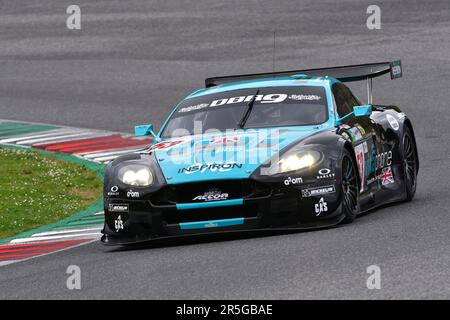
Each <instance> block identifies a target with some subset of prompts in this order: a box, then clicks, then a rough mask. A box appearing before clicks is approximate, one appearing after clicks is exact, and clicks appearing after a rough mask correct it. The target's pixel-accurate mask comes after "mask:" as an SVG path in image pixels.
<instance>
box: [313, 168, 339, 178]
mask: <svg viewBox="0 0 450 320" xmlns="http://www.w3.org/2000/svg"><path fill="white" fill-rule="evenodd" d="M318 173H319V175H318V176H317V179H331V178H334V176H335V174H334V173H332V172H331V170H330V169H327V168H323V169H320V170H319V171H318Z"/></svg>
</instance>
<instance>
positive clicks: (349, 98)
mask: <svg viewBox="0 0 450 320" xmlns="http://www.w3.org/2000/svg"><path fill="white" fill-rule="evenodd" d="M341 86H342V91H343V92H344V95H345V99H346V100H347V103H348V105H349V107H350V109H351V110H353V107H354V106H359V105H360V104H361V102H359V101H358V99H356V98H355V96H354V95H353V93H352V92H351V91H350V89H349V88H348V87H347V86H346V85H343V84H341Z"/></svg>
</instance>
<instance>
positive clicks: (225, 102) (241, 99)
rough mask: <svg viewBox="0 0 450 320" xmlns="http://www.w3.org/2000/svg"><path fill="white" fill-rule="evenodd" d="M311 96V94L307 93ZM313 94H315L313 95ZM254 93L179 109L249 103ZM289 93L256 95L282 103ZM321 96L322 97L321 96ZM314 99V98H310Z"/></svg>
mask: <svg viewBox="0 0 450 320" xmlns="http://www.w3.org/2000/svg"><path fill="white" fill-rule="evenodd" d="M305 96H309V95H305ZM311 96H313V95H311ZM253 97H254V95H249V96H237V97H231V98H223V99H217V100H214V101H211V103H201V104H197V105H194V106H188V107H183V108H181V109H179V110H178V111H177V112H178V113H185V112H191V111H197V110H203V109H206V108H210V107H218V106H223V105H229V104H237V103H248V102H250V101H251V100H252V99H253ZM287 97H288V95H287V94H284V93H271V94H266V95H263V94H258V95H257V96H256V97H255V101H258V102H260V103H280V102H283V101H285V100H286V99H287ZM319 98H320V97H319ZM310 100H313V99H310Z"/></svg>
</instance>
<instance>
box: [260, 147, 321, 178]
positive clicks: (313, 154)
mask: <svg viewBox="0 0 450 320" xmlns="http://www.w3.org/2000/svg"><path fill="white" fill-rule="evenodd" d="M321 158H322V154H321V153H320V152H318V151H316V150H297V149H293V150H290V151H288V152H286V153H285V154H284V155H282V156H281V157H280V159H276V158H275V159H272V162H271V163H270V166H269V167H268V168H267V167H266V168H261V174H262V175H275V174H279V173H287V172H294V171H299V170H302V169H306V168H310V167H312V166H314V165H316V164H317V163H318V162H319V161H320V160H321Z"/></svg>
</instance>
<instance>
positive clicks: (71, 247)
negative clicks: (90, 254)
mask: <svg viewBox="0 0 450 320" xmlns="http://www.w3.org/2000/svg"><path fill="white" fill-rule="evenodd" d="M95 241H97V239H92V240H90V241H86V242H82V243H79V244H76V245H74V246H70V247H67V248H62V249H59V250H56V251H52V252H47V253H44V254H41V255H36V256H32V257H29V258H25V259H21V260H10V261H4V262H0V266H6V265H9V264H13V263H17V262H22V261H28V260H31V259H35V258H38V257H44V256H48V255H50V254H53V253H57V252H62V251H66V250H69V249H74V248H77V247H81V246H84V245H86V244H90V243H93V242H95Z"/></svg>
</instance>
